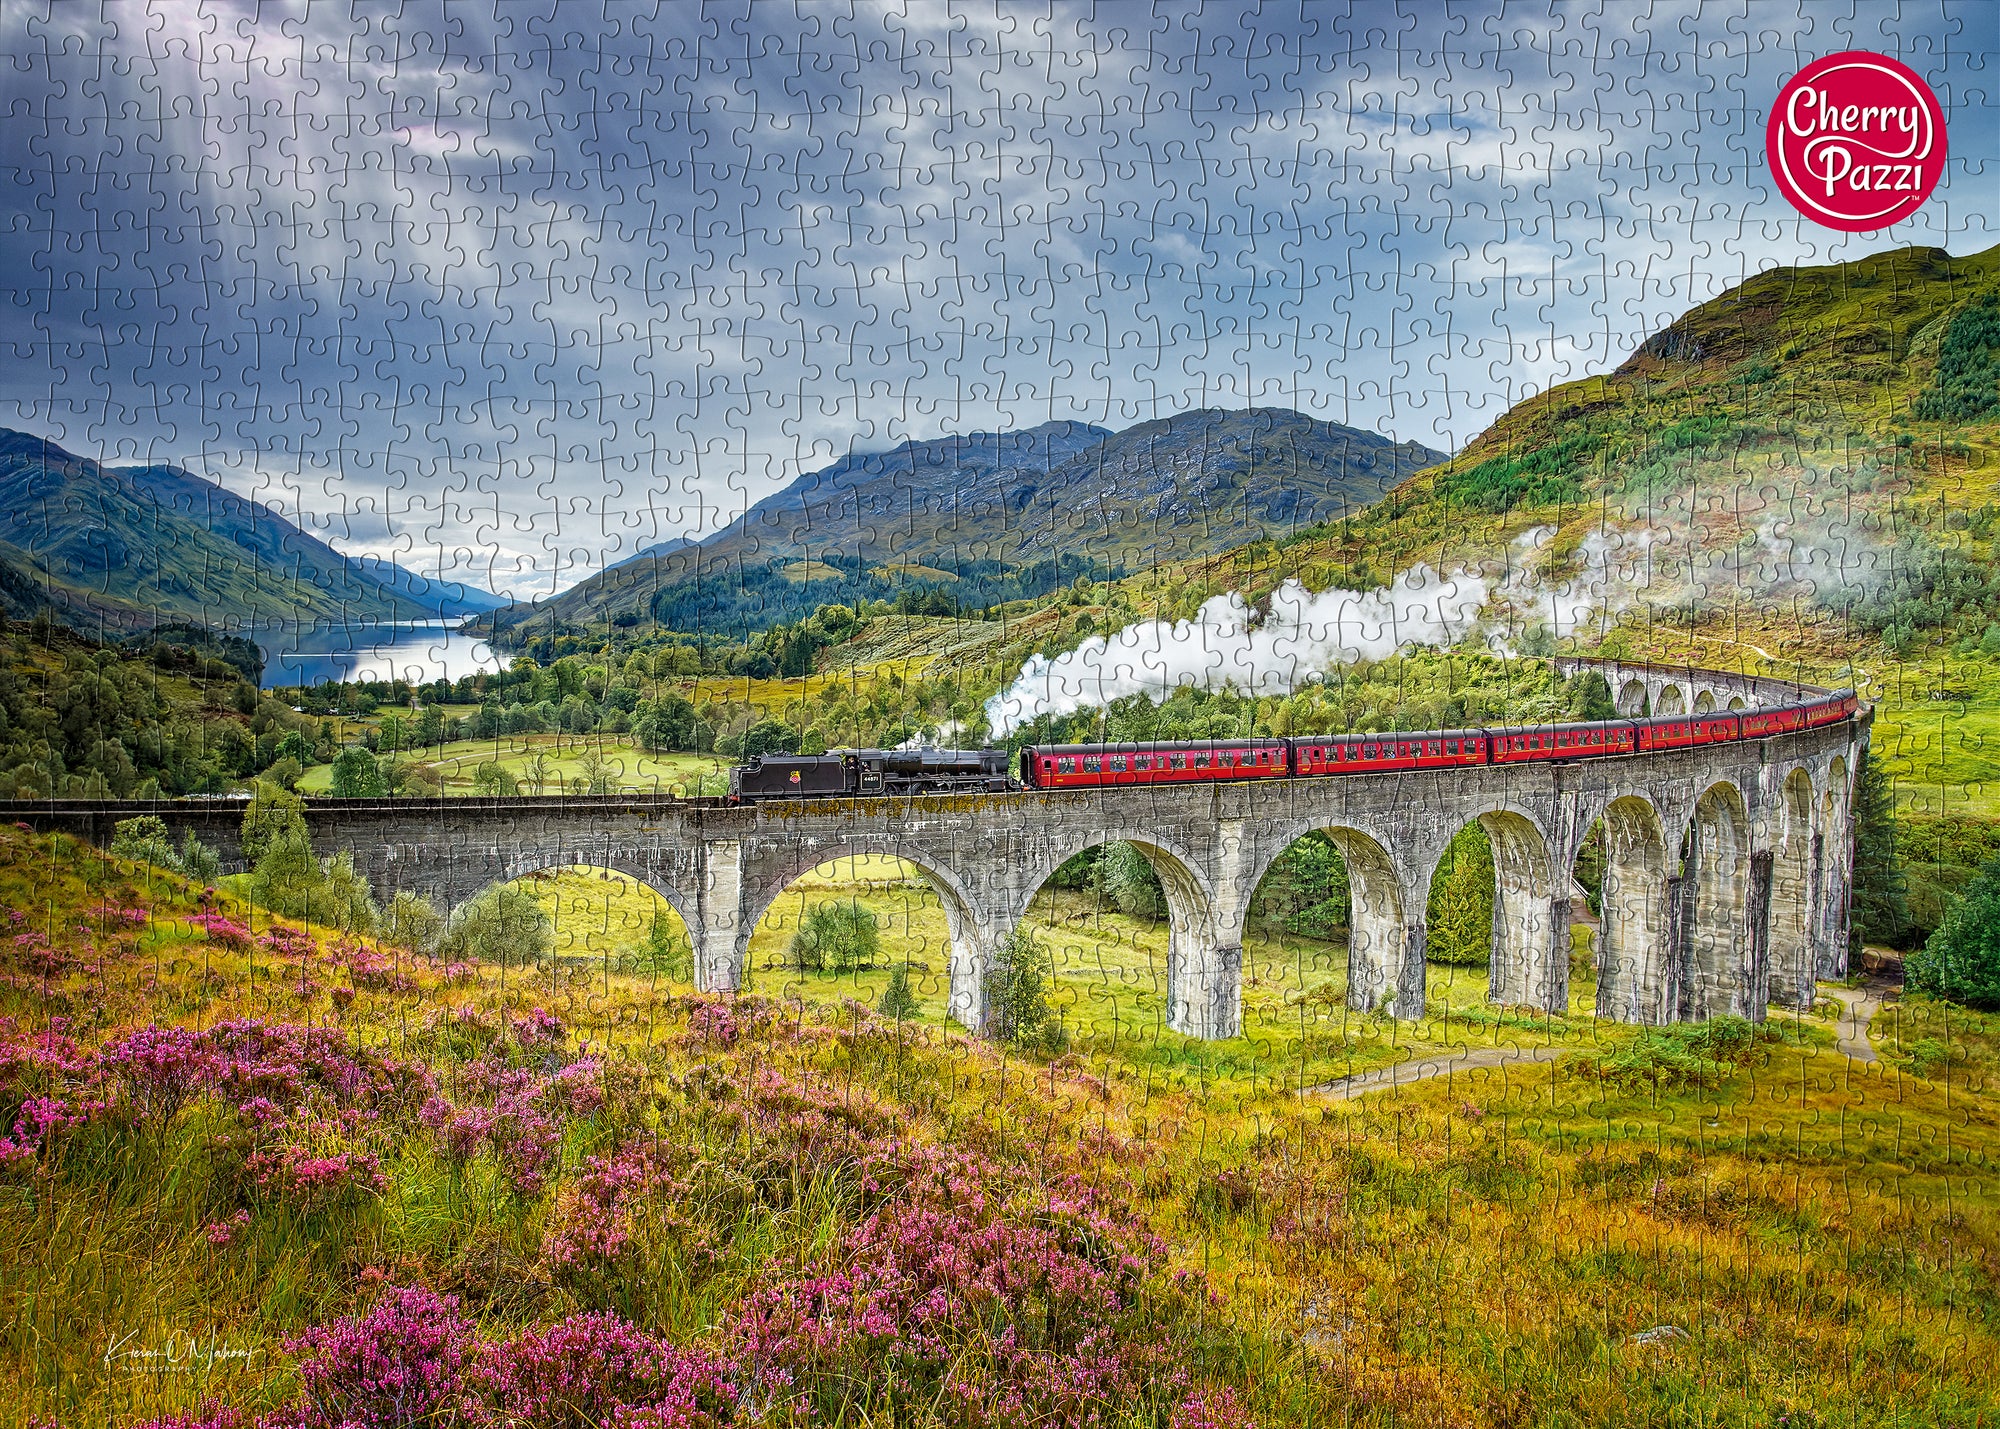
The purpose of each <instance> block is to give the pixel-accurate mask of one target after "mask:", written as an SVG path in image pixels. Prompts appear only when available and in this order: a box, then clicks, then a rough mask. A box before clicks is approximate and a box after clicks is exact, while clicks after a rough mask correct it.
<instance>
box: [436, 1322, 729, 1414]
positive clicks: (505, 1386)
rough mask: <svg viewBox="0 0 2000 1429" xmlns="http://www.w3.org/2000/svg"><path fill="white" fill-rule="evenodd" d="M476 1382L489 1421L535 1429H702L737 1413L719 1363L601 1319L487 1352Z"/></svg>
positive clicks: (533, 1334)
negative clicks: (640, 1428) (619, 1427)
mask: <svg viewBox="0 0 2000 1429" xmlns="http://www.w3.org/2000/svg"><path fill="white" fill-rule="evenodd" d="M472 1379H473V1383H474V1384H475V1385H476V1386H477V1388H478V1390H479V1391H480V1393H481V1397H482V1399H484V1400H485V1401H486V1403H485V1404H484V1405H483V1406H482V1411H481V1417H482V1418H483V1419H485V1421H486V1422H488V1423H492V1424H495V1425H533V1426H535V1429H596V1427H597V1426H599V1425H602V1424H607V1423H617V1424H632V1425H635V1426H636V1425H646V1426H662V1429H664V1426H667V1425H675V1426H686V1429H706V1426H711V1425H723V1424H727V1423H729V1422H731V1421H732V1419H733V1418H734V1410H735V1405H736V1393H735V1391H734V1389H733V1388H732V1386H731V1385H730V1382H729V1377H728V1374H727V1371H726V1369H725V1367H724V1365H723V1363H722V1362H721V1361H720V1360H717V1359H714V1358H712V1357H710V1356H708V1355H706V1354H703V1353H700V1352H699V1351H681V1350H677V1349H675V1348H674V1347H673V1346H672V1345H671V1344H669V1343H668V1342H667V1341H665V1340H663V1339H660V1338H659V1337H657V1336H655V1335H649V1334H647V1333H646V1332H645V1331H643V1330H640V1329H638V1328H637V1327H636V1326H634V1325H632V1324H630V1323H628V1322H627V1321H625V1320H621V1319H619V1318H618V1317H617V1316H616V1315H608V1314H601V1313H597V1314H581V1315H572V1316H570V1317H569V1318H568V1319H566V1320H562V1321H560V1322H558V1323H556V1324H554V1325H550V1326H548V1327H547V1328H546V1329H541V1330H531V1331H528V1332H526V1333H524V1334H521V1335H518V1336H516V1337H515V1338H513V1339H512V1340H509V1341H506V1342H504V1343H502V1344H498V1345H494V1346H491V1347H489V1348H488V1349H487V1351H486V1352H485V1353H484V1354H482V1355H481V1356H480V1357H479V1362H478V1367H477V1369H476V1370H475V1371H474V1374H473V1376H472ZM620 1411H625V1412H624V1413H623V1414H621V1413H620Z"/></svg>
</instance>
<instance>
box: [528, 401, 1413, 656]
mask: <svg viewBox="0 0 2000 1429" xmlns="http://www.w3.org/2000/svg"><path fill="white" fill-rule="evenodd" d="M1445 455H1446V454H1445V453H1443V452H1439V451H1433V450H1432V449H1431V448H1429V447H1424V446H1420V445H1418V444H1416V443H1414V442H1402V443H1398V442H1394V441H1391V440H1390V439H1389V438H1387V437H1384V436H1381V435H1379V434H1378V433H1374V432H1364V431H1358V430H1356V429H1354V428H1351V427H1344V426H1340V425H1338V424H1337V423H1333V422H1323V421H1320V420H1317V419H1316V418H1312V417H1308V416H1305V415H1303V414H1301V413H1298V412H1294V411H1290V410H1287V409H1283V408H1269V407H1258V408H1250V409H1248V410H1243V411H1226V410H1219V409H1204V410H1199V411H1193V412H1183V413H1180V414H1179V415H1177V416H1173V417H1166V418H1161V419H1159V420H1156V421H1150V422H1142V423H1140V424H1138V425H1137V426H1134V427H1130V428H1127V429H1126V430H1124V431H1122V432H1114V431H1111V430H1108V429H1106V428H1103V427H1096V426H1091V425H1089V424H1087V423H1082V422H1047V423H1044V424H1042V425H1041V426H1037V427H1031V428H1028V429H1026V430H1023V431H1014V432H975V433H969V434H964V435H957V436H950V437H940V438H936V439H934V440H931V441H923V442H916V441H912V442H905V443H903V444H902V445H901V446H898V447H896V448H895V449H894V450H892V451H887V452H870V453H857V454H854V455H850V456H847V457H843V458H842V459H841V460H839V461H837V462H835V463H833V464H832V465H831V466H828V467H824V468H822V469H820V470H818V471H813V472H808V473H806V474H805V475H804V476H801V477H800V478H799V479H798V480H797V481H794V482H793V483H792V484H791V485H790V486H788V487H786V488H785V489H784V490H783V491H780V492H778V493H776V494H775V495H773V496H769V497H767V498H765V499H764V500H763V501H760V502H758V503H757V504H756V505H755V506H753V507H751V508H750V509H749V510H748V511H746V512H744V514H743V515H742V516H740V517H738V518H737V519H736V520H735V521H733V522H731V523H730V524H729V525H728V526H726V527H724V528H723V529H722V530H721V531H719V532H717V533H716V534H715V535H713V536H710V537H708V538H707V539H706V540H704V541H702V542H700V543H699V544H698V545H694V546H687V547H681V548H678V549H671V550H666V551H661V550H660V548H657V547H656V548H654V550H653V551H652V552H647V553H642V554H641V556H639V557H635V558H633V559H630V560H627V561H624V562H621V563H620V564H619V565H617V566H614V567H612V568H610V569H609V570H606V571H603V572H600V573H599V574H598V575H596V576H593V577H591V578H590V579H589V580H586V581H583V582H581V583H580V584H578V585H576V586H574V587H572V588H571V589H570V590H568V591H565V592H563V593H562V594H561V595H558V596H556V597H555V598H554V599H553V600H551V601H546V602H543V603H542V604H540V605H539V606H536V607H533V608H532V609H528V608H519V607H517V608H515V609H514V610H511V611H509V612H506V613H504V614H502V615H499V616H496V617H493V618H492V623H493V625H494V626H495V628H496V629H497V630H499V631H502V632H504V631H505V630H506V629H508V628H510V627H514V626H519V625H521V624H524V623H525V622H527V621H531V620H532V621H534V622H535V623H536V625H537V626H538V627H540V626H541V625H542V623H543V622H553V623H557V624H560V623H573V624H579V625H589V624H597V625H600V626H601V625H602V624H603V623H604V622H606V621H610V622H613V623H617V624H628V625H629V624H632V623H636V622H637V621H639V620H658V621H661V622H663V623H667V624H670V625H675V626H676V628H688V622H689V620H690V617H691V614H692V615H696V616H698V615H699V614H700V613H701V612H709V613H711V614H716V613H720V612H723V611H725V610H727V609H728V607H727V606H726V605H725V604H723V603H721V602H720V599H719V597H718V596H717V595H715V594H713V593H714V592H716V591H717V590H718V588H720V590H722V591H728V590H731V589H734V590H736V591H738V592H741V591H744V590H746V589H755V590H757V591H759V592H777V593H778V594H780V595H783V594H785V592H784V590H783V586H784V585H785V584H790V585H793V586H804V585H814V586H816V587H820V588H818V589H814V590H812V591H806V590H797V591H794V592H792V593H791V598H790V599H788V600H782V601H780V602H778V604H777V605H776V606H773V605H772V604H771V602H770V601H768V600H761V599H760V605H761V607H762V608H761V610H760V611H759V612H757V613H760V614H763V615H765V616H766V617H767V618H766V619H765V622H764V623H766V624H768V623H770V622H771V621H772V620H778V619H784V618H787V615H788V613H789V607H790V606H791V605H793V604H798V605H804V606H805V608H807V609H810V605H809V604H807V602H808V601H810V600H813V599H818V598H821V597H824V598H827V599H834V598H839V593H840V591H841V590H842V589H844V588H848V587H852V588H854V589H855V590H856V591H857V592H858V593H860V594H867V593H869V590H870V588H871V585H872V586H875V587H880V586H883V585H885V584H886V585H888V586H891V587H893V586H894V585H896V584H904V583H908V582H912V581H914V582H928V583H934V584H948V583H950V582H953V581H959V582H968V581H976V582H978V589H979V590H980V591H983V592H987V593H988V594H987V595H986V596H985V597H983V598H988V599H990V598H991V593H992V592H993V591H996V590H1001V589H1003V588H1005V589H1007V590H1009V591H1010V593H1012V594H1019V593H1020V592H1019V591H1018V590H1013V589H1012V588H1011V587H1006V586H1005V577H1006V574H1007V573H1019V572H1022V571H1026V570H1031V569H1033V570H1040V571H1045V572H1047V573H1048V580H1050V581H1052V580H1054V579H1057V578H1064V579H1066V578H1067V576H1068V574H1069V573H1070V572H1072V571H1073V570H1075V569H1079V568H1081V566H1080V564H1079V563H1087V564H1088V565H1090V566H1091V567H1093V568H1109V567H1114V566H1138V565H1153V564H1158V563H1160V562H1167V561H1175V560H1182V559H1186V558H1188V557H1191V556H1199V555H1204V554H1208V553H1211V552H1215V551H1219V550H1223V549H1226V548H1227V547H1229V546H1232V545H1236V544H1238V543H1241V542H1243V541H1246V540H1252V539H1256V538H1258V537H1260V536H1263V535H1265V534H1266V533H1277V532H1284V531H1289V530H1293V529H1296V528H1299V527H1303V526H1310V525H1312V524H1314V523H1315V522H1318V521H1322V520H1325V519H1328V518H1330V517H1337V516H1340V515H1343V514H1346V513H1348V512H1352V511H1356V510H1359V509H1362V508H1364V507H1366V506H1368V505H1370V504H1372V503H1373V502H1375V501H1377V500H1379V499H1380V498H1381V497H1382V495H1383V493H1384V492H1386V491H1388V490H1389V489H1390V488H1391V487H1393V486H1395V485H1396V484H1397V483H1399V482H1401V481H1403V480H1404V479H1405V478H1407V477H1408V476H1410V475H1411V474H1412V473H1414V472H1416V471H1419V470H1421V469H1423V468H1424V467H1427V466H1430V465H1433V464H1435V463H1437V462H1439V461H1442V460H1444V459H1445ZM779 577H782V580H780V579H778V578H779ZM1015 584H1017V585H1018V580H1016V582H1015ZM1041 588H1043V589H1046V588H1047V582H1046V581H1045V582H1044V583H1043V584H1042V587H1041ZM697 590H699V591H702V592H704V595H703V596H702V598H701V599H699V600H692V601H691V600H690V598H689V597H690V594H691V593H692V592H694V591H697ZM876 593H878V594H879V593H880V590H879V589H878V590H876ZM961 594H965V595H968V596H969V597H970V598H972V599H980V598H982V597H978V596H972V595H971V590H970V587H968V589H967V590H966V591H964V592H961ZM848 598H852V597H851V596H850V597H848ZM719 623H722V622H719Z"/></svg>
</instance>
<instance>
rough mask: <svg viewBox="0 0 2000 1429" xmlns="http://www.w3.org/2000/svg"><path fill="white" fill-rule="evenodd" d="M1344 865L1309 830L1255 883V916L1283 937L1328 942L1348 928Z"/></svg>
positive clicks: (1327, 841) (1326, 842) (1330, 843)
mask: <svg viewBox="0 0 2000 1429" xmlns="http://www.w3.org/2000/svg"><path fill="white" fill-rule="evenodd" d="M1350 899H1351V894H1350V890H1349V886H1348V879H1347V861H1346V860H1345V859H1343V858H1342V857H1341V856H1340V850H1339V849H1338V848H1337V847H1335V846H1334V842H1333V840H1332V839H1330V838H1328V837H1327V836H1326V835H1325V834H1323V833H1319V832H1313V833H1309V834H1307V835H1306V836H1305V837H1304V838H1302V839H1300V840H1299V841H1298V842H1296V843H1294V844H1293V845H1292V846H1291V847H1290V848H1288V849H1286V850H1285V851H1284V852H1283V853H1281V854H1279V855H1278V857H1277V858H1276V860H1274V861H1273V862H1272V864H1271V869H1270V872H1268V873H1266V874H1265V875H1264V881H1263V882H1262V883H1261V884H1260V885H1258V888H1257V898H1256V903H1255V907H1254V911H1255V915H1256V917H1257V918H1258V919H1259V920H1260V921H1262V922H1265V923H1267V924H1275V925H1277V926H1278V927H1280V928H1283V929H1284V930H1285V931H1286V932H1288V933H1298V934H1302V935H1304V936H1305V937H1308V938H1332V937H1334V936H1335V935H1336V934H1337V933H1338V932H1339V931H1340V930H1342V929H1344V928H1346V927H1347V925H1348V904H1349V902H1350Z"/></svg>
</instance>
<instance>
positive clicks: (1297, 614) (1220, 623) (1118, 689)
mask: <svg viewBox="0 0 2000 1429" xmlns="http://www.w3.org/2000/svg"><path fill="white" fill-rule="evenodd" d="M1489 589H1490V586H1489V583H1488V582H1487V581H1486V580H1484V579H1482V578H1481V577H1479V576H1477V575H1473V574H1470V573H1468V572H1465V571H1458V572H1454V573H1453V574H1452V575H1449V576H1440V575H1439V574H1438V573H1437V572H1436V571H1434V570H1432V569H1431V567H1429V566H1427V565H1418V566H1413V567H1411V568H1410V569H1409V570H1407V571H1405V572H1403V573H1402V574H1401V575H1399V576H1397V577H1396V578H1395V580H1394V581H1393V582H1391V583H1390V584H1389V585H1387V586H1378V587H1377V588H1376V589H1374V590H1371V591H1348V590H1325V591H1321V592H1319V593H1318V594H1314V593H1313V592H1312V591H1309V590H1307V589H1306V588H1305V587H1304V586H1303V585H1301V584H1300V583H1299V582H1298V581H1296V580H1288V581H1286V582H1285V583H1284V584H1283V585H1281V586H1279V587H1278V589H1277V590H1276V591H1274V592H1273V593H1272V595H1271V599H1270V604H1269V609H1268V610H1266V611H1265V612H1264V613H1263V614H1262V615H1259V614H1258V612H1256V611H1254V610H1252V609H1251V607H1250V605H1249V603H1248V602H1247V601H1245V600H1244V599H1243V597H1242V596H1241V595H1240V594H1238V593H1237V592H1235V591H1229V592H1227V593H1225V594H1223V595H1218V596H1213V597H1211V598H1210V599H1208V600H1207V601H1205V602H1203V604H1202V607H1201V609H1200V610H1199V611H1197V612H1196V613H1195V616H1194V618H1193V619H1191V620H1177V621H1173V622H1168V621H1162V620H1147V621H1142V622H1140V623H1139V624H1136V625H1128V626H1126V627H1125V628H1124V629H1123V630H1120V631H1118V632H1116V633H1115V634H1112V635H1108V636H1105V635H1094V636H1092V637H1090V638H1089V639H1088V640H1085V641H1084V642H1083V644H1081V645H1079V646H1078V647H1077V648H1076V649H1074V650H1071V651H1069V652H1067V653H1065V654H1062V655H1057V656H1055V657H1053V658H1051V657H1049V656H1047V655H1037V656H1035V657H1034V658H1032V659H1031V660H1029V661H1028V663H1027V664H1026V665H1024V666H1022V667H1021V673H1020V675H1019V676H1018V677H1017V678H1016V679H1015V681H1014V683H1013V684H1012V685H1010V686H1009V687H1008V688H1007V689H1005V690H1002V691H1001V692H1000V693H999V694H997V695H995V696H994V697H993V698H992V699H991V700H988V701H987V703H986V717H987V720H988V722H989V723H990V724H991V726H992V729H993V732H994V734H995V735H996V736H1000V735H1005V734H1007V733H1008V732H1009V731H1011V730H1012V729H1014V728H1015V727H1016V726H1017V725H1021V724H1025V723H1026V722H1027V721H1029V720H1032V719H1034V718H1036V717H1037V716H1039V715H1045V714H1053V715H1065V714H1071V713H1074V712H1075V711H1077V710H1079V709H1085V708H1098V707H1101V706H1103V705H1106V704H1108V703H1110V702H1111V701H1112V700H1116V699H1120V698H1123V697H1124V696H1126V695H1146V696H1148V697H1150V698H1152V699H1153V700H1155V701H1158V700H1163V699H1165V698H1166V697H1167V696H1168V695H1170V694H1172V693H1173V692H1174V691H1175V690H1177V689H1181V688H1184V687H1188V686H1192V687H1194V688H1196V689H1203V690H1221V689H1226V688H1233V689H1236V690H1238V691H1241V692H1242V693H1244V694H1248V695H1286V694H1290V693H1291V692H1292V691H1294V690H1296V689H1298V688H1299V687H1300V686H1302V685H1304V684H1307V683H1309V682H1311V681H1313V680H1316V679H1318V678H1319V677H1320V676H1321V675H1322V674H1324V673H1325V672H1326V671H1327V670H1330V669H1332V668H1334V667H1335V666H1339V665H1351V664H1353V663H1355V662H1356V661H1360V660H1380V659H1385V658H1387V657H1388V656H1390V655H1393V654H1395V653H1396V652H1397V651H1399V650H1406V649H1409V648H1411V647H1412V646H1417V645H1435V646H1448V645H1454V644H1456V643H1457V642H1458V641H1459V640H1461V639H1463V638H1464V637H1465V636H1466V635H1468V634H1470V633H1472V631H1473V630H1474V629H1475V628H1476V627H1477V626H1478V625H1479V622H1480V618H1481V614H1482V612H1483V611H1484V609H1485V607H1486V603H1487V596H1488V592H1489Z"/></svg>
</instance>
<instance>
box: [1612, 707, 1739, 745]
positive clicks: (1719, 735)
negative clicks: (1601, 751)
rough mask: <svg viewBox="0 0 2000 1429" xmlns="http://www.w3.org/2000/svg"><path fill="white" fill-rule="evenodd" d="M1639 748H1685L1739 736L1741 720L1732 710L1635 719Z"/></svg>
mask: <svg viewBox="0 0 2000 1429" xmlns="http://www.w3.org/2000/svg"><path fill="white" fill-rule="evenodd" d="M1635 724H1636V726H1637V728H1638V731H1639V749H1640V752H1641V753H1647V752H1650V751H1652V750H1655V749H1688V748H1691V747H1693V746H1694V745H1697V744H1715V743H1718V742H1721V741H1725V740H1731V739H1739V738H1741V737H1742V730H1743V721H1742V719H1741V718H1740V717H1739V716H1738V715H1737V714H1736V713H1735V712H1734V711H1730V712H1729V713H1726V714H1724V713H1717V712H1710V713H1708V714H1684V715H1667V716H1665V717H1664V718H1661V719H1642V720H1638V721H1635Z"/></svg>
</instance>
